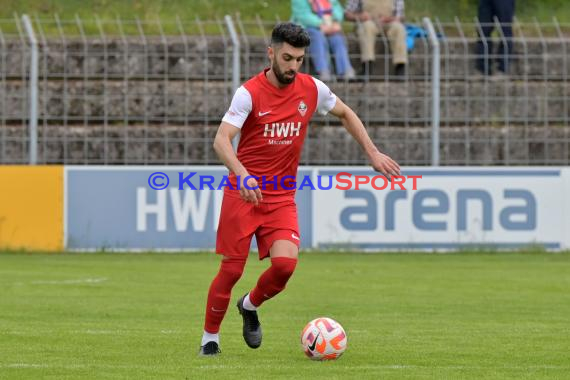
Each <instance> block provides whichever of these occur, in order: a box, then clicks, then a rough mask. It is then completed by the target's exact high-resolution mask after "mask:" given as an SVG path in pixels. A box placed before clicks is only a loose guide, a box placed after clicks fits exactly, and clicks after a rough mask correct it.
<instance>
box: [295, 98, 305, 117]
mask: <svg viewBox="0 0 570 380" xmlns="http://www.w3.org/2000/svg"><path fill="white" fill-rule="evenodd" d="M297 109H298V110H299V113H300V114H301V116H305V114H306V113H307V105H306V104H305V102H304V101H302V100H301V103H299V107H297Z"/></svg>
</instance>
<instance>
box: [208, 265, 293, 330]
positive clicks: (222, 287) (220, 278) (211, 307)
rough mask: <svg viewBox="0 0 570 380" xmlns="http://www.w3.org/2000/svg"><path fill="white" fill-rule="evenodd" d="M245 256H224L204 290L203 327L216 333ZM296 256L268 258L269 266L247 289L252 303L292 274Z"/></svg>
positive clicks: (264, 297) (265, 297) (274, 291)
mask: <svg viewBox="0 0 570 380" xmlns="http://www.w3.org/2000/svg"><path fill="white" fill-rule="evenodd" d="M246 260H247V258H246V257H244V258H233V257H230V258H224V259H223V260H222V263H221V265H220V271H219V272H218V274H217V275H216V277H215V278H214V280H213V281H212V284H211V285H210V290H209V292H208V303H207V305H206V322H205V323H204V330H205V331H206V332H208V333H210V334H217V333H218V332H219V331H220V325H221V324H222V320H223V319H224V316H225V315H226V311H227V309H228V305H229V303H230V297H231V294H232V288H233V287H234V285H235V284H236V282H238V280H239V279H240V277H241V275H242V273H243V269H244V267H245V263H246ZM296 265H297V259H293V258H290V257H275V258H272V259H271V266H270V267H269V268H268V269H267V270H266V271H265V272H263V274H262V275H261V277H259V280H258V281H257V285H256V287H255V288H254V289H253V290H252V291H251V292H250V293H249V299H250V301H251V303H252V304H253V305H255V306H256V307H257V306H260V305H261V304H262V303H263V302H264V301H266V300H268V299H270V298H272V297H273V296H275V295H277V294H278V293H279V292H281V291H282V290H283V289H285V285H286V284H287V281H288V280H289V278H290V277H291V275H292V274H293V271H294V270H295V266H296Z"/></svg>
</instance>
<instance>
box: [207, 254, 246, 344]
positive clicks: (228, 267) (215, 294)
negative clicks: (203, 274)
mask: <svg viewBox="0 0 570 380" xmlns="http://www.w3.org/2000/svg"><path fill="white" fill-rule="evenodd" d="M246 260H247V256H244V257H228V256H224V258H223V259H222V261H221V263H220V269H219V271H218V273H217V274H216V277H214V280H213V281H212V283H211V285H210V288H209V290H208V301H207V304H206V317H205V322H204V334H203V336H202V343H201V345H200V353H201V354H202V355H215V354H218V353H219V352H220V351H219V344H220V338H219V331H220V326H221V324H222V320H223V319H224V316H225V315H226V311H227V310H228V305H229V303H230V298H231V295H232V289H233V287H234V285H235V284H236V283H237V282H238V280H239V279H240V278H241V275H242V273H243V269H244V267H245V263H246ZM212 342H214V343H215V344H212Z"/></svg>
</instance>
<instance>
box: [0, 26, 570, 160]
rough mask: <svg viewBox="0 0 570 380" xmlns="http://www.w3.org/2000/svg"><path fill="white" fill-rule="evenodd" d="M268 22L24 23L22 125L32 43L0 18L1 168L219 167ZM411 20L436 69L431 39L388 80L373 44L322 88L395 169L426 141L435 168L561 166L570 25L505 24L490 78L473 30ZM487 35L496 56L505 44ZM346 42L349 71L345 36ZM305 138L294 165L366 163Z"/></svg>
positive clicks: (333, 129) (323, 123)
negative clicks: (500, 69)
mask: <svg viewBox="0 0 570 380" xmlns="http://www.w3.org/2000/svg"><path fill="white" fill-rule="evenodd" d="M276 21H278V20H261V19H260V18H259V17H257V18H254V19H253V20H248V21H244V20H242V19H240V18H239V16H234V17H231V18H229V19H227V18H226V19H217V20H200V19H195V20H191V21H188V20H175V21H174V22H168V23H167V22H161V21H160V20H158V19H157V20H156V21H155V22H143V21H141V20H137V19H135V20H128V21H127V20H120V19H116V20H100V19H99V18H97V17H94V18H93V19H90V20H82V19H80V18H79V17H76V18H75V19H74V20H60V19H59V18H58V17H57V16H55V17H53V18H52V19H38V18H32V20H31V23H30V26H31V28H30V29H32V30H33V33H34V34H35V36H36V39H37V53H38V60H37V64H38V77H37V79H38V86H37V91H38V93H37V104H36V105H37V111H38V113H37V118H34V117H30V115H31V113H32V112H33V106H34V103H35V102H34V101H33V99H34V96H33V92H32V90H31V89H32V88H34V86H33V85H32V86H30V85H31V84H33V83H30V82H31V81H33V78H34V76H33V75H31V73H32V72H33V70H32V69H33V65H32V64H31V62H33V59H32V58H33V57H32V54H33V50H34V49H33V44H32V43H31V41H32V40H31V39H30V33H29V31H28V32H26V27H25V24H24V22H23V21H22V18H21V17H20V16H15V17H14V19H12V20H0V163H28V162H30V161H31V156H32V155H33V148H34V147H37V149H38V150H37V162H38V163H40V164H51V163H63V164H143V165H145V164H205V165H209V164H219V161H218V159H217V157H216V156H215V154H214V152H213V151H212V148H211V143H212V140H213V136H214V134H215V131H216V129H217V126H218V124H219V122H220V119H221V117H222V116H223V114H224V113H225V111H226V109H227V107H228V105H229V102H230V100H231V96H232V93H233V91H234V88H235V86H236V83H238V82H243V81H245V80H247V79H248V78H249V77H251V76H253V75H255V74H256V73H257V72H259V71H260V70H262V69H263V67H265V66H266V65H267V58H266V49H267V46H268V44H269V35H270V31H271V29H272V27H273V26H274V25H275V22H276ZM412 21H414V23H415V24H417V25H420V26H425V25H429V24H430V23H431V24H432V25H433V27H434V31H435V33H436V34H437V42H438V45H439V52H440V58H439V59H437V58H436V59H434V51H435V45H436V44H435V43H434V42H433V41H431V42H430V40H429V38H427V37H419V38H416V39H415V41H414V42H415V46H414V48H413V49H412V50H411V52H410V53H409V65H408V70H407V74H406V76H405V77H404V78H403V80H402V78H398V77H395V76H393V75H392V67H391V66H392V65H391V58H392V57H391V54H390V49H389V44H388V39H387V38H386V36H385V35H384V34H383V33H381V35H379V36H378V39H377V52H378V54H377V59H376V62H375V67H374V70H373V72H372V73H371V75H370V76H369V77H360V78H359V79H360V80H359V81H355V82H353V81H351V82H345V81H340V80H338V81H337V80H333V81H331V82H330V83H329V85H330V86H331V88H332V89H333V90H334V91H335V93H337V94H338V95H339V96H340V97H341V98H342V99H343V100H344V101H345V102H346V103H347V104H349V105H350V106H351V107H352V108H353V109H355V110H356V111H357V113H358V114H359V116H360V117H361V118H362V120H363V121H364V123H365V124H366V125H367V127H368V129H369V133H370V135H371V136H372V138H373V139H374V140H375V141H376V142H377V143H378V144H379V145H380V147H381V148H382V149H384V150H385V151H387V152H388V153H389V154H391V155H392V156H394V157H395V158H396V159H398V160H399V161H400V162H401V163H402V164H405V165H426V164H431V163H432V162H433V160H434V158H435V157H434V152H432V143H433V142H435V143H436V144H435V145H436V146H437V148H438V149H437V152H439V153H440V159H439V162H440V163H441V164H443V165H481V164H483V165H520V164H522V165H528V164H532V165H568V164H569V163H570V125H569V118H570V111H569V109H570V108H569V100H568V99H569V95H570V89H569V83H568V76H569V72H570V67H569V60H570V56H569V51H570V46H569V44H570V25H564V24H560V23H558V22H557V21H556V20H555V19H554V20H553V21H552V22H550V23H538V22H531V23H522V22H518V21H515V22H514V23H513V25H512V26H513V29H514V32H515V35H514V37H513V39H512V43H513V46H514V53H513V54H512V65H511V72H510V75H509V76H508V78H502V80H499V79H497V78H496V77H493V76H491V77H482V76H479V75H477V73H476V71H475V65H474V62H475V60H476V59H477V55H476V54H475V44H476V43H477V40H478V34H477V31H478V30H480V28H481V25H480V24H478V23H477V22H476V21H474V22H472V23H465V22H460V21H458V20H453V21H452V22H442V21H440V20H437V19H436V20H433V21H429V20H428V21H429V22H428V24H426V23H425V22H422V21H420V20H412ZM232 24H233V29H234V30H235V32H236V35H234V38H233V39H232V35H231V31H232V30H231V29H232V28H231V27H230V25H232ZM497 26H498V25H497ZM497 29H498V30H499V33H495V37H493V39H492V41H493V42H494V43H495V45H497V44H500V43H501V42H505V40H506V38H505V37H504V35H502V34H501V33H500V28H497ZM345 34H346V37H347V42H348V45H349V51H350V56H351V60H352V62H353V66H354V67H355V69H357V70H358V68H359V64H360V63H359V48H358V40H357V37H356V34H355V33H354V31H353V28H352V26H351V25H349V24H347V25H346V26H345ZM486 42H487V41H486ZM485 46H488V44H487V43H485ZM234 53H237V54H238V55H237V57H238V58H239V59H238V60H237V61H234ZM487 55H488V56H489V57H490V58H492V59H500V58H501V57H498V56H497V54H496V52H494V51H489V50H488V51H487ZM434 63H435V64H434ZM236 64H237V66H236ZM436 69H437V70H439V71H440V80H437V81H432V79H433V76H432V74H433V73H434V72H435V70H436ZM304 71H306V72H312V68H311V64H310V59H307V60H305V63H304ZM237 73H239V75H235V74H237ZM434 94H435V98H434ZM438 109H439V112H438V111H437V110H438ZM434 110H435V114H434ZM434 116H438V117H434ZM438 119H439V124H440V125H437V124H438ZM33 120H37V123H38V134H37V144H36V143H35V141H34V140H33V139H34V133H33V128H31V125H33ZM31 121H32V123H31ZM434 122H435V124H434ZM434 127H435V128H434ZM434 131H435V133H434ZM438 133H439V135H440V138H439V143H437V140H434V138H433V137H434V136H437V135H438ZM307 139H308V140H307V142H306V144H305V150H304V153H303V163H304V164H320V165H322V164H325V165H326V164H335V165H339V164H351V165H352V164H361V163H364V162H365V158H364V157H363V155H362V154H361V152H360V149H359V147H358V146H357V145H356V144H355V143H354V142H353V141H352V140H351V139H350V138H349V137H348V136H347V133H346V132H345V131H344V130H343V129H342V127H341V126H340V124H339V123H338V122H337V121H336V120H335V119H334V118H331V117H322V116H315V118H314V119H313V122H312V124H311V129H310V132H309V134H308V137H307ZM30 147H31V148H30Z"/></svg>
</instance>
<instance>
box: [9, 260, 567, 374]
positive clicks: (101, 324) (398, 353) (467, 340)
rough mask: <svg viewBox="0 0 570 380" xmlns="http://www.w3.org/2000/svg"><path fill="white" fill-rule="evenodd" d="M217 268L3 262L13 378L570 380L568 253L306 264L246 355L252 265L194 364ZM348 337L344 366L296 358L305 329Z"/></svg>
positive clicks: (205, 263)
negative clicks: (323, 324)
mask: <svg viewBox="0 0 570 380" xmlns="http://www.w3.org/2000/svg"><path fill="white" fill-rule="evenodd" d="M218 261H219V258H218V257H216V255H214V254H211V253H197V254H193V253H191V254H158V253H155V254H111V253H98V254H61V255H49V254H48V255H44V254H25V253H4V254H0V378H2V379H4V378H6V379H40V378H53V379H67V378H70V379H71V378H73V379H79V378H81V379H89V378H92V379H106V378H109V379H111V378H112V379H121V378H136V379H140V378H152V379H165V378H177V379H183V378H188V379H200V378H212V379H225V378H228V379H230V378H232V379H248V378H259V379H269V378H270V379H276V378H286V379H291V378H322V379H335V378H339V379H345V378H359V379H360V378H364V379H379V378H382V379H418V378H421V379H428V378H432V379H459V378H471V379H506V378H512V379H543V378H544V379H546V378H548V379H563V378H570V355H569V353H570V255H569V254H567V253H565V254H547V253H469V252H464V253H457V254H377V255H370V254H358V253H306V254H302V258H301V261H300V263H299V265H298V266H297V271H296V272H295V274H294V275H293V277H292V279H291V281H290V283H289V286H288V288H287V290H286V291H285V292H284V293H282V294H280V295H279V296H278V297H277V298H275V299H274V300H272V301H269V302H268V303H267V304H265V305H264V306H263V307H262V308H261V309H260V319H261V322H262V324H263V329H264V339H263V344H262V346H261V348H260V349H258V350H251V349H249V348H247V347H246V345H245V343H244V342H243V340H242V337H241V320H240V318H239V315H238V313H237V310H236V309H235V300H237V298H239V297H240V296H241V295H242V294H243V293H245V292H246V291H247V290H249V289H250V288H251V287H252V286H253V285H254V283H255V281H256V279H257V276H258V275H259V274H260V273H261V271H262V270H263V269H264V268H265V267H266V266H267V265H268V264H269V263H268V262H259V261H258V260H257V258H256V257H255V256H252V257H250V260H249V262H248V265H247V267H246V272H245V274H244V277H243V278H242V280H241V281H240V282H239V283H238V285H237V286H236V288H235V290H234V293H233V295H232V301H231V304H230V310H229V311H228V314H227V316H226V319H225V321H224V324H223V325H222V331H221V348H222V355H221V356H220V357H219V358H200V357H198V356H197V350H198V346H199V341H200V337H201V334H202V327H203V312H204V306H205V300H206V292H207V290H208V286H209V282H210V280H211V278H212V277H213V276H214V274H215V273H216V271H217V267H218ZM318 316H328V317H332V318H334V319H336V320H338V321H339V322H340V323H341V324H342V325H343V326H344V328H345V329H346V331H347V335H348V350H347V352H346V353H345V355H344V356H343V357H341V358H340V359H339V360H338V361H336V362H323V363H321V362H311V361H310V360H308V359H307V358H306V357H305V356H304V355H303V353H302V352H301V349H300V347H299V334H300V332H301V329H302V328H303V326H304V325H305V323H306V322H308V321H309V320H311V319H313V318H315V317H318Z"/></svg>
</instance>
